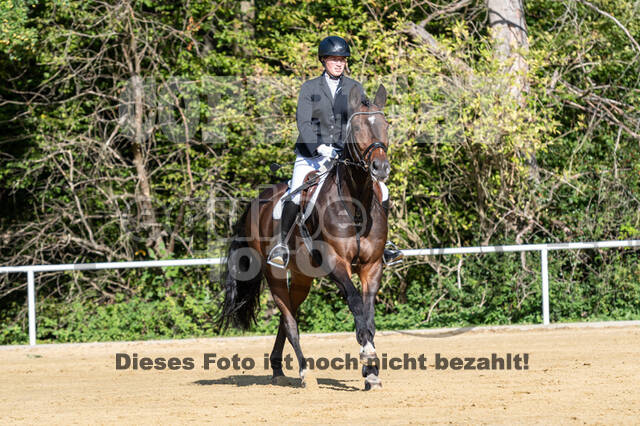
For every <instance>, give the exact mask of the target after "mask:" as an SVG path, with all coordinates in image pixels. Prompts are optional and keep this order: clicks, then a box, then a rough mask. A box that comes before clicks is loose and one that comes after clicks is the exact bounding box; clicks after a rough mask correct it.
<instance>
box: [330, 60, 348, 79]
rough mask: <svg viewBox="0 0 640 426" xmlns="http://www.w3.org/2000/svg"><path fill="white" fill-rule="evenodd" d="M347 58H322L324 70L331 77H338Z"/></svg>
mask: <svg viewBox="0 0 640 426" xmlns="http://www.w3.org/2000/svg"><path fill="white" fill-rule="evenodd" d="M346 64H347V58H344V57H342V56H327V57H325V58H324V69H325V70H327V72H328V73H329V74H331V75H332V76H333V77H338V76H339V75H341V74H342V72H343V71H344V67H345V66H346Z"/></svg>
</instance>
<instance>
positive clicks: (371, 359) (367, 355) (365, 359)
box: [360, 342, 378, 365]
mask: <svg viewBox="0 0 640 426" xmlns="http://www.w3.org/2000/svg"><path fill="white" fill-rule="evenodd" d="M377 361H378V355H377V354H376V349H375V348H374V347H373V345H372V344H371V342H367V344H366V345H364V346H363V347H362V348H361V349H360V362H361V363H362V364H364V365H374V364H375V363H376V362H377Z"/></svg>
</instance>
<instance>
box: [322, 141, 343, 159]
mask: <svg viewBox="0 0 640 426" xmlns="http://www.w3.org/2000/svg"><path fill="white" fill-rule="evenodd" d="M318 154H320V155H322V156H323V157H328V158H338V151H337V150H336V149H335V148H333V147H331V146H329V145H325V144H322V145H320V146H319V147H318Z"/></svg>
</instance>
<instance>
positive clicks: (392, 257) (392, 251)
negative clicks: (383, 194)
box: [382, 200, 404, 266]
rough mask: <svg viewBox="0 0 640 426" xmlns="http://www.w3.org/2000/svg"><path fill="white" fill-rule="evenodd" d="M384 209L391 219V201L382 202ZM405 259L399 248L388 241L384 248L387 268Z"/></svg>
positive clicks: (384, 261) (383, 260) (383, 257)
mask: <svg viewBox="0 0 640 426" xmlns="http://www.w3.org/2000/svg"><path fill="white" fill-rule="evenodd" d="M382 209H383V210H384V214H385V216H387V218H388V217H389V200H384V201H383V202H382ZM403 259H404V255H403V254H402V252H401V251H400V250H399V249H398V247H397V246H396V245H395V244H393V243H392V242H391V241H387V243H386V244H385V246H384V254H383V255H382V262H383V263H384V264H385V265H387V266H393V265H396V264H398V263H400V262H402V261H403Z"/></svg>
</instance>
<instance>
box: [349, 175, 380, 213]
mask: <svg viewBox="0 0 640 426" xmlns="http://www.w3.org/2000/svg"><path fill="white" fill-rule="evenodd" d="M343 176H344V181H343V184H344V187H346V189H347V191H348V192H349V194H348V195H349V196H350V197H351V198H352V199H354V200H357V201H358V202H359V203H360V204H361V205H362V207H363V208H364V211H365V212H367V213H369V212H370V211H371V204H372V202H373V180H372V179H371V175H370V174H369V173H368V172H367V171H365V170H362V169H360V168H355V167H351V168H349V167H346V166H345V167H344V174H343ZM351 204H353V203H351Z"/></svg>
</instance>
